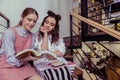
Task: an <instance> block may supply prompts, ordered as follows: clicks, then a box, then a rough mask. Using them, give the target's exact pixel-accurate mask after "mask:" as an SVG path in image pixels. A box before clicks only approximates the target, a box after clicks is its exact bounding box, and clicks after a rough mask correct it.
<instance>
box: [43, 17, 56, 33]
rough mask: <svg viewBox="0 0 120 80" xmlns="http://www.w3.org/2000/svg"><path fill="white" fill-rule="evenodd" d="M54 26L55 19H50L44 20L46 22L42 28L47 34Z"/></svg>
mask: <svg viewBox="0 0 120 80" xmlns="http://www.w3.org/2000/svg"><path fill="white" fill-rule="evenodd" d="M55 25H56V20H55V18H52V17H48V18H46V20H45V22H44V24H43V26H44V28H45V29H46V31H47V32H50V31H52V30H53V29H54V27H55Z"/></svg>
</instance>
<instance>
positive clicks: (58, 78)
mask: <svg viewBox="0 0 120 80" xmlns="http://www.w3.org/2000/svg"><path fill="white" fill-rule="evenodd" d="M44 77H45V80H73V78H72V75H71V73H70V72H69V70H68V68H67V67H65V66H62V67H60V68H56V69H53V68H51V69H47V70H45V71H44Z"/></svg>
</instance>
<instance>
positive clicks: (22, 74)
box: [0, 29, 36, 80]
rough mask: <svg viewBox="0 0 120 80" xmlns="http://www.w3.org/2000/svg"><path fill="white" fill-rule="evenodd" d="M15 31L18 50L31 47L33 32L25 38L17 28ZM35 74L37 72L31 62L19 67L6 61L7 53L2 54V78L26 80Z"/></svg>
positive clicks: (0, 65)
mask: <svg viewBox="0 0 120 80" xmlns="http://www.w3.org/2000/svg"><path fill="white" fill-rule="evenodd" d="M13 31H14V33H15V47H16V48H15V50H16V52H19V51H21V50H24V49H28V48H30V45H31V42H32V34H30V35H29V36H28V37H27V38H25V37H22V36H20V35H19V34H18V33H17V31H16V29H13ZM23 43H24V44H23ZM23 46H24V47H23ZM33 74H36V71H35V70H34V68H32V67H31V66H30V64H27V65H25V66H23V67H20V68H17V67H14V66H11V65H10V64H8V63H7V62H6V55H2V56H0V80H24V79H25V78H28V77H30V76H32V75H33Z"/></svg>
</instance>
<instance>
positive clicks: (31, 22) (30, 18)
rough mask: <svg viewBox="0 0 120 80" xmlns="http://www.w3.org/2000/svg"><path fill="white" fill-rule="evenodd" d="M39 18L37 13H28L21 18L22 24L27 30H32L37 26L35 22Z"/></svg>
mask: <svg viewBox="0 0 120 80" xmlns="http://www.w3.org/2000/svg"><path fill="white" fill-rule="evenodd" d="M37 19H38V17H37V15H35V14H32V13H31V14H28V15H27V16H25V17H24V18H23V17H22V18H21V20H22V25H21V26H22V28H23V29H24V30H26V31H29V30H31V29H32V28H33V27H34V26H35V24H36V22H37Z"/></svg>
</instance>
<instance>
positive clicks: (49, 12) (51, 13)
mask: <svg viewBox="0 0 120 80" xmlns="http://www.w3.org/2000/svg"><path fill="white" fill-rule="evenodd" d="M47 14H48V16H53V17H55V18H56V19H57V20H61V16H60V15H57V14H55V13H54V12H52V11H51V10H49V11H48V12H47Z"/></svg>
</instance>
